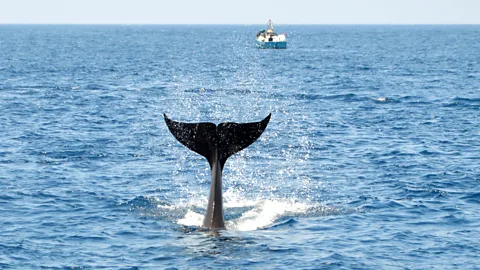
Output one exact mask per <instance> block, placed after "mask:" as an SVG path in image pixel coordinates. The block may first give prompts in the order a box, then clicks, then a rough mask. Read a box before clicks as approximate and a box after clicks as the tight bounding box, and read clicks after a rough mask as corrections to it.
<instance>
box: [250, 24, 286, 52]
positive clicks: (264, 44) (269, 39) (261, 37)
mask: <svg viewBox="0 0 480 270" xmlns="http://www.w3.org/2000/svg"><path fill="white" fill-rule="evenodd" d="M267 25H268V30H265V29H261V30H260V31H258V33H257V47H258V48H261V49H286V48H287V37H286V36H285V33H283V34H277V33H275V31H274V30H273V22H272V20H271V19H270V20H268V23H267Z"/></svg>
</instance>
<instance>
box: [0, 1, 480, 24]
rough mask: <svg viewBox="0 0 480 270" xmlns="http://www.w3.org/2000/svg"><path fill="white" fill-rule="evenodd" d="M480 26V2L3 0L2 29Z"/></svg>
mask: <svg viewBox="0 0 480 270" xmlns="http://www.w3.org/2000/svg"><path fill="white" fill-rule="evenodd" d="M269 18H272V20H273V21H274V22H275V23H276V24H480V0H288V1H287V0H276V1H273V0H236V1H229V0H0V23H2V24H5V23H46V24H56V23H62V24H85V23H88V24H91V23H94V24H105V23H106V24H264V23H266V21H267V20H268V19H269Z"/></svg>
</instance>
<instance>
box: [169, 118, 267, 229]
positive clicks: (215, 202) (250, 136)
mask: <svg viewBox="0 0 480 270" xmlns="http://www.w3.org/2000/svg"><path fill="white" fill-rule="evenodd" d="M163 116H164V118H165V123H166V124H167V127H168V129H169V130H170V132H171V133H172V134H173V136H174V137H175V138H176V139H177V140H178V141H179V142H180V143H181V144H183V145H184V146H186V147H187V148H188V149H190V150H192V151H194V152H196V153H198V154H200V155H202V156H204V157H205V158H206V159H207V161H208V163H209V164H210V171H211V179H212V181H211V184H210V197H209V199H208V205H207V212H206V214H205V219H204V221H203V226H202V227H203V228H205V229H224V228H225V219H224V215H223V199H222V171H223V167H224V165H225V162H226V161H227V159H228V158H229V157H230V156H232V155H233V154H235V153H237V152H239V151H241V150H243V149H245V148H246V147H248V146H249V145H251V144H252V143H253V142H255V141H256V140H257V139H258V138H259V137H260V135H262V133H263V131H264V130H265V128H266V127H267V125H268V122H269V121H270V117H271V116H272V114H269V115H268V116H267V117H265V119H263V120H262V121H259V122H252V123H231V122H227V123H221V124H219V125H215V124H214V123H207V122H202V123H182V122H177V121H173V120H171V119H169V118H168V117H167V115H166V114H165V113H164V114H163Z"/></svg>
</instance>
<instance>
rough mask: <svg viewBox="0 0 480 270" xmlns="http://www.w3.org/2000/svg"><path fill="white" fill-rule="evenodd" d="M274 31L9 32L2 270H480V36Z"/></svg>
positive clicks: (343, 29)
mask: <svg viewBox="0 0 480 270" xmlns="http://www.w3.org/2000/svg"><path fill="white" fill-rule="evenodd" d="M260 27H261V26H255V25H253V26H252V25H245V26H243V25H235V26H213V25H206V26H195V25H184V26H179V25H178V26H175V25H174V26H128V25H124V26H120V25H119V26H112V25H111V26H98V25H88V26H79V25H2V26H0V136H1V142H0V228H1V230H0V269H64V268H68V269H77V268H79V269H478V265H479V264H480V245H478V242H479V241H480V237H479V235H480V229H479V226H480V211H479V205H480V165H479V164H480V140H479V135H480V119H479V118H480V42H479V41H480V26H302V25H292V26H281V25H279V26H277V30H278V31H279V32H286V34H287V38H288V49H286V50H259V49H257V48H255V41H254V38H255V33H256V31H257V30H258V28H260ZM163 113H167V114H168V116H169V117H170V118H172V119H174V120H178V121H183V122H197V121H209V122H215V123H220V122H225V121H233V122H252V121H259V120H261V119H263V118H264V117H265V116H266V115H268V114H269V113H272V119H271V121H270V124H269V125H268V127H267V129H266V131H265V133H264V134H263V135H262V137H261V138H260V139H259V140H258V141H257V142H255V143H254V144H253V145H251V146H250V147H249V148H247V149H245V150H244V151H242V152H240V153H238V154H236V155H234V156H233V157H232V158H230V159H229V160H228V161H227V164H226V166H225V170H224V200H225V210H224V211H225V215H226V222H227V229H226V230H224V231H222V232H221V233H220V235H211V234H208V233H205V232H202V231H198V230H197V228H198V226H199V225H201V221H202V216H203V214H204V211H205V208H206V203H207V196H208V192H209V181H210V178H209V174H210V172H209V167H208V163H207V162H206V160H205V159H204V158H203V157H201V156H199V155H197V154H195V153H193V152H191V151H189V150H188V149H186V148H185V147H184V146H182V145H181V144H180V143H178V142H177V141H176V140H175V139H174V137H173V136H172V135H171V134H170V133H169V131H168V129H167V128H166V126H165V123H164V121H163Z"/></svg>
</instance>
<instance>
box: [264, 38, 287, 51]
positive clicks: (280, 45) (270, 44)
mask: <svg viewBox="0 0 480 270" xmlns="http://www.w3.org/2000/svg"><path fill="white" fill-rule="evenodd" d="M257 47H258V48H260V49H286V48H287V42H286V41H267V42H262V41H259V40H257Z"/></svg>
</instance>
